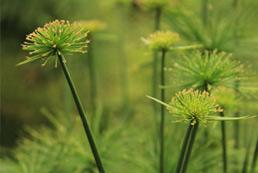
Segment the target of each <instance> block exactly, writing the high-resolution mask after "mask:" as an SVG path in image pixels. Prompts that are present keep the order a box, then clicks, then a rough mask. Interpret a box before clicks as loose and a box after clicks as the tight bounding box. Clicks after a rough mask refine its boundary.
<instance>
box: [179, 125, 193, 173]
mask: <svg viewBox="0 0 258 173" xmlns="http://www.w3.org/2000/svg"><path fill="white" fill-rule="evenodd" d="M192 128H193V126H192V125H191V124H189V126H188V128H187V131H186V134H185V137H184V141H183V145H182V148H181V153H180V156H179V159H178V162H177V167H176V173H180V172H181V169H182V164H183V161H184V157H185V152H186V149H187V147H188V143H189V139H190V134H191V132H192Z"/></svg>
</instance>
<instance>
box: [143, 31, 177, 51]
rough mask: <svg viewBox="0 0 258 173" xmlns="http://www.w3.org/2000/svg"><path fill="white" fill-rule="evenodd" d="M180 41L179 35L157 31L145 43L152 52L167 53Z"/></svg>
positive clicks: (145, 39)
mask: <svg viewBox="0 0 258 173" xmlns="http://www.w3.org/2000/svg"><path fill="white" fill-rule="evenodd" d="M179 40H180V37H179V35H178V34H177V33H175V32H171V31H157V32H154V33H153V34H151V35H150V36H149V37H147V38H144V39H143V41H144V43H145V44H147V45H148V47H149V48H150V49H151V50H158V51H162V50H163V51H167V50H169V49H170V48H171V47H172V46H174V45H175V43H177V42H178V41H179Z"/></svg>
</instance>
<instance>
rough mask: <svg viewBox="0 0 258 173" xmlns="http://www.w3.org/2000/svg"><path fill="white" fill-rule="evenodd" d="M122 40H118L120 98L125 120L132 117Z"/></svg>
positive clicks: (126, 65)
mask: <svg viewBox="0 0 258 173" xmlns="http://www.w3.org/2000/svg"><path fill="white" fill-rule="evenodd" d="M122 45H123V44H122V40H119V45H118V46H119V54H120V56H121V57H119V60H120V63H121V67H120V70H121V75H120V76H121V86H122V98H123V110H124V115H125V116H124V117H125V120H128V119H129V118H132V116H131V115H130V111H131V107H130V96H129V79H128V62H127V56H126V55H125V54H124V52H123V48H122Z"/></svg>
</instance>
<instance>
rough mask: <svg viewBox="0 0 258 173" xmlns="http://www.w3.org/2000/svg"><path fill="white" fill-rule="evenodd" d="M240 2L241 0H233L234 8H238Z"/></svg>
mask: <svg viewBox="0 0 258 173" xmlns="http://www.w3.org/2000/svg"><path fill="white" fill-rule="evenodd" d="M238 4H239V0H233V3H232V5H233V7H234V8H237V6H238Z"/></svg>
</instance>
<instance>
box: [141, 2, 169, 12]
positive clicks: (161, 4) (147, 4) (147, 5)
mask: <svg viewBox="0 0 258 173" xmlns="http://www.w3.org/2000/svg"><path fill="white" fill-rule="evenodd" d="M169 3H170V1H169V0H139V4H140V5H141V6H142V7H143V8H146V9H149V10H153V9H162V8H164V7H166V6H167V5H168V4H169Z"/></svg>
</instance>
